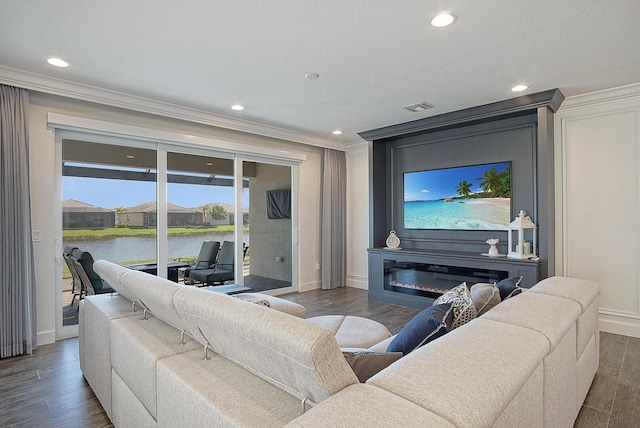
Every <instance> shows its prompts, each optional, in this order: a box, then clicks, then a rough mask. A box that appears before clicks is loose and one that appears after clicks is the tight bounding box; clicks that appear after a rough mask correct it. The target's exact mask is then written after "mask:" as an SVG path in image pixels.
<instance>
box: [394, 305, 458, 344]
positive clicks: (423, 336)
mask: <svg viewBox="0 0 640 428" xmlns="http://www.w3.org/2000/svg"><path fill="white" fill-rule="evenodd" d="M452 323H453V302H449V303H443V304H440V305H434V306H429V307H428V308H426V309H425V310H423V311H422V312H420V313H419V314H418V315H416V316H415V317H413V318H412V319H411V321H409V322H408V323H407V325H405V326H404V328H403V329H402V330H400V333H398V335H397V336H396V337H395V338H394V339H393V341H391V343H390V344H389V346H388V347H387V352H402V354H403V355H407V354H408V353H409V352H411V351H413V350H414V349H417V348H419V347H421V346H422V345H425V344H427V343H429V342H431V341H432V340H435V339H437V338H438V337H440V336H444V335H445V334H446V333H447V332H448V331H449V330H450V329H451V324H452Z"/></svg>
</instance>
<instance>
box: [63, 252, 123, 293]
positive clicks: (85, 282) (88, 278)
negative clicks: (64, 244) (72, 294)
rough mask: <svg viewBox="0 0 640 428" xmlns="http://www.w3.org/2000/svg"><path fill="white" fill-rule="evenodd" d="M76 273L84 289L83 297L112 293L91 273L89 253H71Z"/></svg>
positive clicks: (91, 261) (91, 266) (91, 262)
mask: <svg viewBox="0 0 640 428" xmlns="http://www.w3.org/2000/svg"><path fill="white" fill-rule="evenodd" d="M71 256H72V260H73V263H74V265H75V267H76V271H77V272H78V275H79V276H80V280H81V281H82V286H83V287H84V295H85V296H87V295H91V294H106V293H113V289H112V288H111V287H110V286H109V284H107V283H106V282H104V281H103V280H102V278H100V276H99V275H98V274H97V273H95V272H94V271H93V257H92V256H91V253H89V252H87V251H82V250H80V249H77V248H76V249H75V250H73V252H72V253H71Z"/></svg>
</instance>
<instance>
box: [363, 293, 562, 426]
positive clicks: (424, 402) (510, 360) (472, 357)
mask: <svg viewBox="0 0 640 428" xmlns="http://www.w3.org/2000/svg"><path fill="white" fill-rule="evenodd" d="M500 306H501V305H498V306H497V307H496V308H499V307H500ZM491 312H493V310H491V311H489V312H488V313H487V315H488V314H490V313H491ZM548 351H549V344H548V342H547V340H546V339H545V337H544V336H542V335H541V334H540V333H538V332H535V331H533V330H530V329H527V328H523V327H518V326H514V325H510V324H504V323H501V322H496V321H493V320H488V319H486V315H485V316H483V317H481V318H477V319H475V320H473V321H471V322H469V323H467V324H465V325H464V326H462V327H461V328H458V329H455V330H453V331H451V332H449V333H448V334H446V335H444V336H443V337H441V338H440V339H438V340H435V341H433V342H432V343H430V344H429V345H428V346H423V347H422V348H420V349H417V350H415V351H414V352H412V353H411V354H409V355H407V356H406V357H403V358H401V359H400V360H399V361H396V362H395V363H394V364H392V365H391V366H390V367H387V369H385V370H383V371H381V372H380V373H378V374H377V375H375V376H373V377H372V378H371V379H369V380H368V381H367V384H368V385H373V386H376V387H379V388H382V389H384V390H386V391H389V392H391V393H393V394H397V395H399V396H400V397H403V398H405V399H406V400H409V401H411V402H412V403H415V404H417V405H418V406H421V407H423V408H424V409H426V410H428V411H431V412H432V413H434V414H436V415H441V416H442V417H444V418H446V419H447V420H448V421H450V422H451V423H452V424H453V425H454V426H458V427H490V426H493V423H494V422H495V421H496V420H497V419H498V417H499V416H500V414H501V413H502V412H503V411H504V409H506V408H507V406H508V405H509V403H511V401H512V400H513V398H514V397H515V396H516V395H517V394H518V393H519V391H521V389H522V387H523V386H524V385H525V383H526V382H527V381H528V379H529V378H530V377H531V375H532V374H533V373H534V372H535V371H536V370H537V369H538V367H539V366H540V365H541V364H542V361H543V359H544V357H545V355H546V354H547V352H548ZM541 380H542V379H539V381H540V382H539V383H538V389H540V388H541V386H542V385H541V384H540V383H541Z"/></svg>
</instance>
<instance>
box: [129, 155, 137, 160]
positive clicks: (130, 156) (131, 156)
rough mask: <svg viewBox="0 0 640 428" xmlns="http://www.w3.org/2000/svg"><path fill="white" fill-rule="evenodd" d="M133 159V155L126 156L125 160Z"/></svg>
mask: <svg viewBox="0 0 640 428" xmlns="http://www.w3.org/2000/svg"><path fill="white" fill-rule="evenodd" d="M133 158H135V156H134V155H127V159H133Z"/></svg>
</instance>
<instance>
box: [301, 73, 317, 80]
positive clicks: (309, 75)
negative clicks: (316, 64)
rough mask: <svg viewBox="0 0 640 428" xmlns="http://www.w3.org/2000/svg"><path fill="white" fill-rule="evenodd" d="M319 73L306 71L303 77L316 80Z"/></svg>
mask: <svg viewBox="0 0 640 428" xmlns="http://www.w3.org/2000/svg"><path fill="white" fill-rule="evenodd" d="M318 77H320V75H319V74H318V73H307V74H305V75H304V78H305V79H307V80H316V79H317V78H318Z"/></svg>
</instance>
